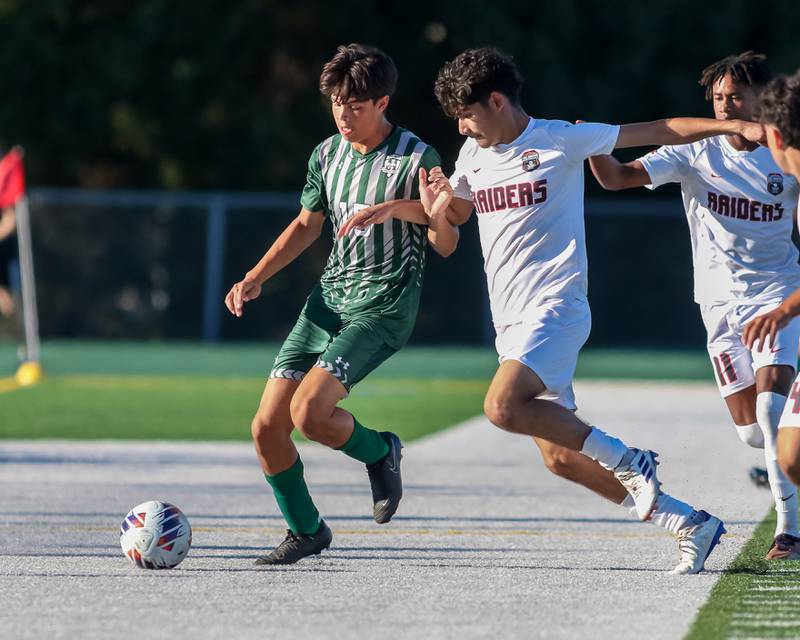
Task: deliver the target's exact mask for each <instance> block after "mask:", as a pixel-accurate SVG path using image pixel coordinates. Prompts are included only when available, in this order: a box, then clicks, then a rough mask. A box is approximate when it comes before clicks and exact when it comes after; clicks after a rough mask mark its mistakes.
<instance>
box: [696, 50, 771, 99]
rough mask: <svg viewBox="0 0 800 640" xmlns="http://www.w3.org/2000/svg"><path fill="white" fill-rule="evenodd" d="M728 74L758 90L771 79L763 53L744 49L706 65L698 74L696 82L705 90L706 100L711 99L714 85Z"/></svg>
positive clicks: (735, 80) (736, 80)
mask: <svg viewBox="0 0 800 640" xmlns="http://www.w3.org/2000/svg"><path fill="white" fill-rule="evenodd" d="M728 74H730V76H731V78H732V79H733V81H734V82H738V83H742V84H746V85H749V86H751V87H753V88H754V89H756V90H760V89H761V88H762V87H763V86H764V85H765V84H767V83H768V82H769V81H770V80H771V79H772V71H770V69H769V67H768V66H767V56H765V55H764V54H763V53H755V52H754V51H745V52H744V53H740V54H739V55H735V56H728V57H727V58H723V59H722V60H720V61H718V62H715V63H714V64H710V65H708V66H707V67H706V68H705V69H703V71H702V73H701V74H700V80H698V84H699V85H700V86H701V87H703V88H704V89H705V90H706V100H711V98H712V97H713V96H714V85H715V84H716V83H717V82H718V81H719V80H721V79H722V78H724V77H725V76H726V75H728Z"/></svg>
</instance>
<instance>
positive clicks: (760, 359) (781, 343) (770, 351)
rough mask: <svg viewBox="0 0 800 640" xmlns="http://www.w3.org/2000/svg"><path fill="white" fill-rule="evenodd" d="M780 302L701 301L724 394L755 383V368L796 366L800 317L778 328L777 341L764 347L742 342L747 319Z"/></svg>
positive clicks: (713, 358) (762, 313)
mask: <svg viewBox="0 0 800 640" xmlns="http://www.w3.org/2000/svg"><path fill="white" fill-rule="evenodd" d="M778 305H780V301H778V302H773V303H769V304H761V305H742V304H730V303H722V304H715V305H700V314H701V315H702V316H703V324H705V326H706V331H707V332H708V344H707V347H708V356H709V358H711V364H712V366H713V368H714V376H715V378H716V380H717V386H718V387H719V391H720V393H721V394H722V397H723V398H726V397H728V396H729V395H731V394H733V393H736V392H737V391H741V390H742V389H746V388H747V387H751V386H753V385H754V384H755V381H756V376H755V372H756V371H758V370H759V369H760V368H761V367H768V366H773V365H786V366H789V367H792V368H793V369H796V368H797V347H798V342H800V317H798V318H794V319H793V320H792V321H790V322H789V324H788V325H787V326H786V327H785V328H783V329H781V330H780V331H778V334H777V336H776V339H775V343H774V344H769V345H766V346H765V347H764V349H763V350H762V351H759V350H758V346H759V345H758V344H756V345H754V346H755V348H754V349H753V350H752V351H751V350H750V349H748V348H747V347H746V346H745V344H744V342H742V332H743V331H744V328H745V326H746V325H747V323H748V322H750V321H751V320H752V319H753V318H756V317H758V316H761V315H764V314H765V313H767V312H769V311H772V310H773V309H775V308H776V307H777V306H778Z"/></svg>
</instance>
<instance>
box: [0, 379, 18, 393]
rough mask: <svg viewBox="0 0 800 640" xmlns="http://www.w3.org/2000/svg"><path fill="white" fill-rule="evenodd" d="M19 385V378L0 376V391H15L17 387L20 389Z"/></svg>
mask: <svg viewBox="0 0 800 640" xmlns="http://www.w3.org/2000/svg"><path fill="white" fill-rule="evenodd" d="M19 387H20V385H19V384H18V383H17V379H16V378H15V377H14V376H8V377H7V378H0V393H6V392H7V391H14V390H15V389H19Z"/></svg>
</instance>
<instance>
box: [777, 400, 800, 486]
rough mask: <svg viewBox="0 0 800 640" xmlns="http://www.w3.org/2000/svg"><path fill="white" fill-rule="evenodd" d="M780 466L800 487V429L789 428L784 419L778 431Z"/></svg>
mask: <svg viewBox="0 0 800 640" xmlns="http://www.w3.org/2000/svg"><path fill="white" fill-rule="evenodd" d="M785 415H786V411H784V416H785ZM778 465H779V466H780V468H781V469H782V470H783V472H784V473H785V474H786V475H787V476H788V477H789V479H790V480H791V481H792V482H793V483H794V484H795V485H800V428H797V427H794V425H792V426H788V427H787V426H786V425H784V424H783V419H782V422H781V428H780V429H779V430H778Z"/></svg>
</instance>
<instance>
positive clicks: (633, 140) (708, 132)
mask: <svg viewBox="0 0 800 640" xmlns="http://www.w3.org/2000/svg"><path fill="white" fill-rule="evenodd" d="M735 134H739V135H741V136H742V137H744V138H746V139H747V140H749V141H750V142H759V143H762V144H763V143H766V136H765V133H764V127H763V125H761V124H760V123H758V122H747V121H745V120H713V119H711V118H666V119H664V120H654V121H652V122H637V123H635V124H623V125H622V126H620V128H619V138H617V144H616V145H615V148H616V149H622V148H625V147H646V146H650V145H663V144H689V143H690V142H697V141H698V140H702V139H703V138H710V137H712V136H721V135H735Z"/></svg>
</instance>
